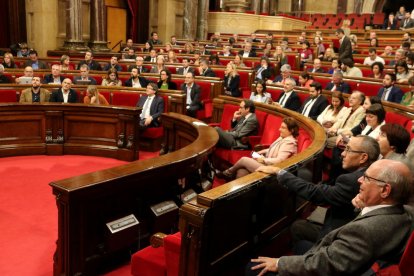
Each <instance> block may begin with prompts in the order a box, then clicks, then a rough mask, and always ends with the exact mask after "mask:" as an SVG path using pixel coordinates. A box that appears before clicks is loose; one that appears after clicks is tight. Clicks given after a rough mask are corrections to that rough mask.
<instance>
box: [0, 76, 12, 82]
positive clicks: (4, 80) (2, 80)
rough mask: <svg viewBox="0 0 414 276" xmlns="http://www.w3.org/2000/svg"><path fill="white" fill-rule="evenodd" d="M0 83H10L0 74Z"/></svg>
mask: <svg viewBox="0 0 414 276" xmlns="http://www.w3.org/2000/svg"><path fill="white" fill-rule="evenodd" d="M0 83H10V80H9V78H8V77H6V76H5V75H0Z"/></svg>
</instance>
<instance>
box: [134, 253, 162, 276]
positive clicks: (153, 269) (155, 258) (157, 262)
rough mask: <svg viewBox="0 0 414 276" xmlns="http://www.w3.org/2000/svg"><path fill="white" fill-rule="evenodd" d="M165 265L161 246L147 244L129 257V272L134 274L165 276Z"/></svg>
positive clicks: (138, 275) (137, 275)
mask: <svg viewBox="0 0 414 276" xmlns="http://www.w3.org/2000/svg"><path fill="white" fill-rule="evenodd" d="M166 273H167V267H166V264H165V254H164V248H163V247H157V248H154V247H151V246H147V247H145V248H144V249H141V250H140V251H138V252H137V253H135V254H134V255H132V258H131V274H132V275H134V276H165V275H166Z"/></svg>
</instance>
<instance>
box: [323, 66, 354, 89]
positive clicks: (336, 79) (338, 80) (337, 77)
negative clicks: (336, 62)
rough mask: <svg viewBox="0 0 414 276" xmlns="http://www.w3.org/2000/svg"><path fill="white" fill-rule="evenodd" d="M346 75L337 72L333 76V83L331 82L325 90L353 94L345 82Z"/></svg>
mask: <svg viewBox="0 0 414 276" xmlns="http://www.w3.org/2000/svg"><path fill="white" fill-rule="evenodd" d="M343 78H344V75H343V74H342V73H341V72H338V71H336V72H335V73H333V74H332V81H331V82H329V83H328V84H327V85H326V87H325V90H330V91H341V92H342V93H347V94H350V93H351V87H350V86H349V84H347V83H346V82H344V81H343Z"/></svg>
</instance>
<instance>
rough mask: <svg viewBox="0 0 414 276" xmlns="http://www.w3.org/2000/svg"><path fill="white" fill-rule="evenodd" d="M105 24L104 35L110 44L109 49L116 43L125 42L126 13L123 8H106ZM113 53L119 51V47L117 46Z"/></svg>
mask: <svg viewBox="0 0 414 276" xmlns="http://www.w3.org/2000/svg"><path fill="white" fill-rule="evenodd" d="M106 12H107V24H106V27H107V29H106V32H107V33H106V34H107V38H108V41H110V42H111V43H110V44H109V45H110V48H112V47H113V46H115V44H116V43H118V41H120V40H122V41H126V24H127V12H126V10H125V9H123V8H116V7H107V8H106ZM112 50H113V51H116V52H118V51H120V46H117V47H116V48H115V49H112Z"/></svg>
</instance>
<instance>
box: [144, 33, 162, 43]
mask: <svg viewBox="0 0 414 276" xmlns="http://www.w3.org/2000/svg"><path fill="white" fill-rule="evenodd" d="M147 42H148V43H149V45H151V46H154V45H162V41H161V40H159V39H158V33H157V32H151V38H150V39H148V41H147Z"/></svg>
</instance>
